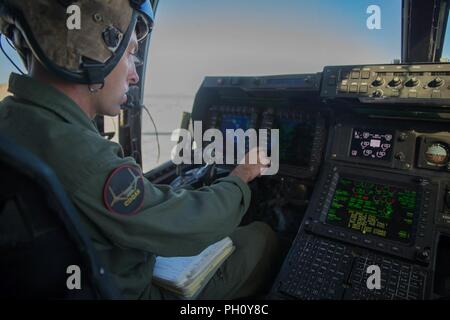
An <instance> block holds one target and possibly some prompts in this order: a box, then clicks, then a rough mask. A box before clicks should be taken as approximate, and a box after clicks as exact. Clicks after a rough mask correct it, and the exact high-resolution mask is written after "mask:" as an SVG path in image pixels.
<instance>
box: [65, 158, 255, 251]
mask: <svg viewBox="0 0 450 320" xmlns="http://www.w3.org/2000/svg"><path fill="white" fill-rule="evenodd" d="M125 159H127V158H125ZM125 159H123V160H125ZM97 170H98V172H96V173H95V174H92V175H91V176H90V177H88V178H87V179H86V180H85V182H84V183H83V185H82V186H81V187H80V188H78V190H76V191H75V192H74V193H73V196H72V198H73V201H74V203H75V205H76V206H77V207H78V209H79V210H80V211H81V212H82V214H83V215H84V216H85V218H87V219H88V220H89V222H90V224H93V225H95V229H96V230H98V232H101V233H102V236H103V237H105V238H107V239H108V240H109V241H111V242H112V243H113V244H114V245H116V246H120V247H124V248H133V249H139V250H143V251H147V252H151V253H153V254H156V255H160V256H190V255H196V254H198V253H200V252H201V251H202V250H203V249H205V248H206V247H207V246H208V245H210V244H212V243H214V242H216V241H219V240H221V239H222V238H224V237H226V236H228V235H229V234H231V233H232V232H233V231H234V229H235V228H236V227H237V226H238V225H239V223H240V221H241V219H242V217H243V215H244V214H245V212H246V211H247V209H248V207H249V204H250V194H251V192H250V189H249V187H248V185H247V184H246V183H244V182H243V181H242V180H241V179H240V178H238V177H233V176H229V177H226V178H222V179H219V180H217V181H216V182H215V183H214V184H213V185H211V186H208V187H203V188H201V189H198V190H174V189H173V188H171V187H169V186H165V185H154V184H152V183H151V182H150V181H148V180H147V179H146V178H144V177H143V175H142V171H141V169H140V167H139V166H138V165H137V164H136V163H135V162H134V160H130V158H128V160H127V161H123V162H122V163H121V164H120V165H117V166H115V167H114V168H112V169H111V168H110V167H109V165H100V164H99V165H97Z"/></svg>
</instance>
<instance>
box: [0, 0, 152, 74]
mask: <svg viewBox="0 0 450 320" xmlns="http://www.w3.org/2000/svg"><path fill="white" fill-rule="evenodd" d="M2 2H3V5H5V4H6V8H7V10H8V11H7V12H8V14H5V10H4V9H2V11H3V12H1V13H0V32H1V33H3V34H5V35H6V36H8V37H10V38H12V40H13V41H14V43H15V45H16V47H19V50H20V46H23V45H24V43H23V41H22V43H21V41H18V39H17V35H16V36H14V34H13V33H12V32H11V30H12V28H11V26H14V27H16V28H17V29H19V30H20V34H21V35H22V36H23V37H24V38H25V46H26V47H28V49H30V50H31V51H32V52H33V54H34V56H35V57H36V58H37V59H38V60H39V61H40V62H41V63H42V64H43V65H44V66H45V67H47V68H48V69H52V70H53V71H57V73H58V74H60V75H62V76H63V77H64V78H66V79H67V80H71V81H76V82H80V83H101V82H103V80H104V77H106V75H107V74H108V73H109V72H111V70H112V69H113V67H114V66H115V64H117V63H118V61H119V59H120V57H121V56H122V55H123V53H124V50H125V49H126V46H127V45H128V42H129V39H130V37H131V33H132V31H133V30H134V29H135V26H137V25H139V26H140V28H136V30H143V29H144V30H145V28H142V24H143V22H145V25H146V26H149V27H150V28H151V25H152V23H153V13H152V12H151V13H150V15H141V14H140V12H139V10H136V9H139V8H140V6H142V5H146V6H147V9H148V7H150V9H151V6H150V4H149V1H148V0H147V1H144V0H78V1H57V0H0V4H2ZM72 5H76V6H77V8H79V11H78V12H79V14H80V16H79V21H80V26H79V27H80V28H69V26H68V19H69V17H70V13H71V11H70V10H68V8H70V6H72ZM18 17H20V18H18ZM21 20H22V21H21ZM13 29H14V28H13ZM148 29H149V28H147V30H148ZM139 36H140V35H138V37H139ZM141 37H142V36H141ZM55 69H57V70H55Z"/></svg>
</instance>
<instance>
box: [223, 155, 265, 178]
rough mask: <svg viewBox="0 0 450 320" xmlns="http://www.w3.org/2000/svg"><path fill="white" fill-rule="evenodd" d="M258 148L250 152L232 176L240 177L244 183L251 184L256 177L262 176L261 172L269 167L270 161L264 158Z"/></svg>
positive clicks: (232, 172)
mask: <svg viewBox="0 0 450 320" xmlns="http://www.w3.org/2000/svg"><path fill="white" fill-rule="evenodd" d="M263 155H264V153H261V152H260V151H259V149H258V148H254V149H252V150H250V151H249V152H248V153H247V154H246V155H245V158H244V159H243V160H241V161H240V163H241V164H239V165H238V166H237V167H236V168H234V170H233V171H231V173H230V176H238V177H239V178H241V179H242V180H243V181H244V182H246V183H249V182H250V181H252V180H253V179H255V178H256V177H259V176H260V175H261V172H263V171H264V169H265V168H267V167H268V165H269V162H270V161H269V159H267V157H263Z"/></svg>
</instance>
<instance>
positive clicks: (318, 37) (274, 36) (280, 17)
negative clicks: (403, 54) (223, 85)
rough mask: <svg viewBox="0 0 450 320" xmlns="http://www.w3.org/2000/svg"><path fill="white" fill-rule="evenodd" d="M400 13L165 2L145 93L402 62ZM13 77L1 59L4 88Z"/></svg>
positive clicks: (381, 0)
mask: <svg viewBox="0 0 450 320" xmlns="http://www.w3.org/2000/svg"><path fill="white" fill-rule="evenodd" d="M372 4H374V5H378V6H379V7H380V8H381V27H382V29H381V30H369V29H367V27H366V20H367V18H368V16H369V14H367V13H366V10H367V7H368V6H369V5H372ZM400 6H401V1H400V0H343V1H336V0H319V1H318V0H277V1H273V0H272V1H268V0H246V1H242V0H226V1H224V0H195V1H185V0H161V1H160V4H159V7H158V11H157V16H156V24H155V28H154V32H153V35H152V42H151V48H150V61H149V64H148V70H147V81H146V89H147V93H148V94H152V95H154V94H174V93H175V94H187V95H193V94H195V91H196V90H197V89H198V87H199V85H200V84H201V81H202V79H203V77H204V76H206V75H263V74H284V73H303V72H317V71H321V70H322V68H323V66H324V65H327V64H328V65H330V64H355V63H389V62H391V61H392V60H393V59H395V58H400V29H401V27H400V21H401V17H400ZM3 43H4V42H3ZM4 47H7V45H5V43H4ZM9 52H10V53H11V50H9ZM11 70H13V69H12V67H11V66H10V64H9V62H8V61H7V60H6V58H5V57H4V56H3V55H2V54H0V83H1V82H6V81H7V78H8V74H9V72H11Z"/></svg>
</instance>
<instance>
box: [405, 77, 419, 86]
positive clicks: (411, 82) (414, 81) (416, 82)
mask: <svg viewBox="0 0 450 320" xmlns="http://www.w3.org/2000/svg"><path fill="white" fill-rule="evenodd" d="M418 85H419V79H417V78H416V77H412V78H411V79H409V80H408V81H406V83H405V86H407V87H417V86H418Z"/></svg>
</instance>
